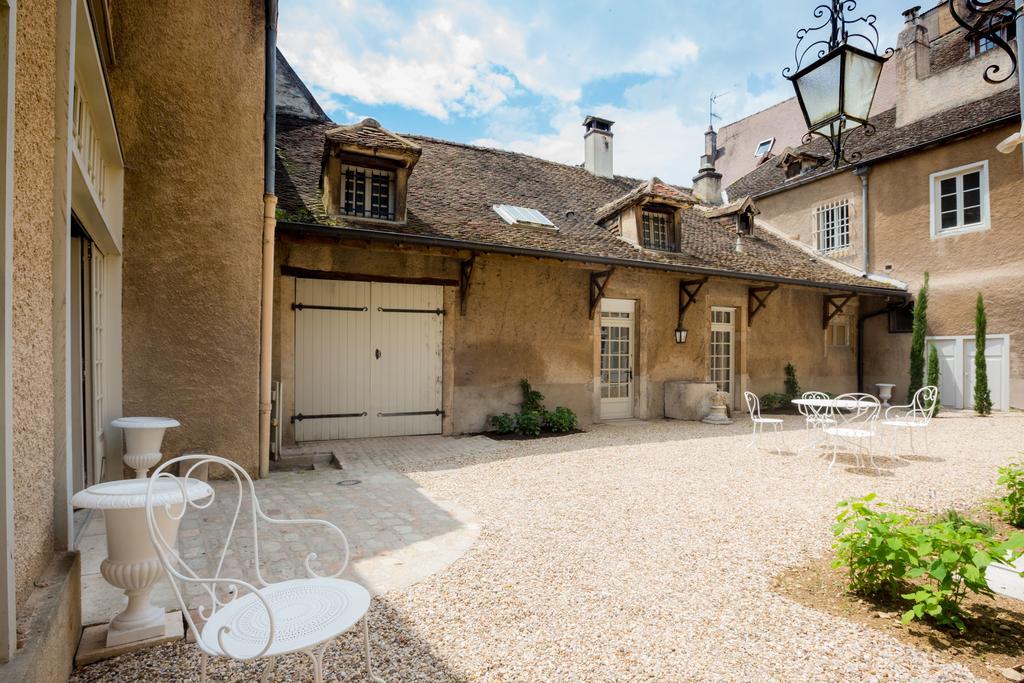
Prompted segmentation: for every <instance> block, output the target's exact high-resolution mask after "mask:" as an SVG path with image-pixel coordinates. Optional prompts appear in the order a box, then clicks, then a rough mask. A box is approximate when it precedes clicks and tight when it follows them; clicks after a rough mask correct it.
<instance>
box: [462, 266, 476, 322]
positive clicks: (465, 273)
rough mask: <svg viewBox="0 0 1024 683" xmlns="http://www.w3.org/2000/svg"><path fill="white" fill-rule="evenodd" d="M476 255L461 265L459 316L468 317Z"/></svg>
mask: <svg viewBox="0 0 1024 683" xmlns="http://www.w3.org/2000/svg"><path fill="white" fill-rule="evenodd" d="M475 263H476V254H470V256H469V258H468V259H466V260H465V261H462V262H461V263H459V315H466V300H467V299H469V285H470V279H471V278H472V277H473V265H474V264H475Z"/></svg>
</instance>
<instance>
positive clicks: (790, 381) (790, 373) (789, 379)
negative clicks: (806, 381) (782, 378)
mask: <svg viewBox="0 0 1024 683" xmlns="http://www.w3.org/2000/svg"><path fill="white" fill-rule="evenodd" d="M799 395H800V383H799V382H797V381H796V368H795V367H793V364H792V363H786V398H788V399H790V400H792V399H794V398H796V397H797V396H799Z"/></svg>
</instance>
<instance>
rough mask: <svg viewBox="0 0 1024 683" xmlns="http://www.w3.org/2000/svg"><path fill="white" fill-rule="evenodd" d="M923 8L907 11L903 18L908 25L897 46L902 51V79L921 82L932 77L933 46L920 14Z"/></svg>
mask: <svg viewBox="0 0 1024 683" xmlns="http://www.w3.org/2000/svg"><path fill="white" fill-rule="evenodd" d="M920 10H921V7H920V6H915V7H911V8H910V9H908V10H906V11H905V12H904V13H903V17H904V18H905V20H906V24H905V25H904V26H903V30H902V31H901V32H900V37H899V41H898V43H897V45H898V46H899V49H900V64H899V66H900V77H901V80H902V79H909V78H915V79H917V80H921V79H924V78H928V76H929V75H931V72H932V69H931V45H930V44H929V40H928V28H927V27H926V26H925V25H924V24H922V23H921V17H920V15H919V14H918V12H920Z"/></svg>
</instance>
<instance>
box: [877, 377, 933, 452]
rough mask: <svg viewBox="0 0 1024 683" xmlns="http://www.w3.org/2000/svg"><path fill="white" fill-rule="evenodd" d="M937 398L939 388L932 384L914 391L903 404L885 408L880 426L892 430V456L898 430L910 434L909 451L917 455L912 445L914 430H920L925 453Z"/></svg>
mask: <svg viewBox="0 0 1024 683" xmlns="http://www.w3.org/2000/svg"><path fill="white" fill-rule="evenodd" d="M938 399H939V389H938V387H934V386H926V387H921V388H920V389H918V390H917V391H915V392H914V397H913V398H912V399H911V400H910V403H909V404H907V405H905V406H889V407H888V408H886V409H885V415H884V416H883V418H882V426H883V427H886V428H888V429H889V430H891V432H892V456H893V457H894V458H895V457H898V456H897V455H896V446H897V444H898V442H899V435H900V432H907V434H909V436H910V452H911V453H913V454H914V455H917V449H916V448H915V447H914V432H916V431H918V430H920V432H921V434H922V435H923V436H924V449H925V452H926V453H927V451H928V450H930V449H929V446H928V425H929V424H930V423H931V421H932V417H933V416H934V415H935V404H936V403H937V402H938Z"/></svg>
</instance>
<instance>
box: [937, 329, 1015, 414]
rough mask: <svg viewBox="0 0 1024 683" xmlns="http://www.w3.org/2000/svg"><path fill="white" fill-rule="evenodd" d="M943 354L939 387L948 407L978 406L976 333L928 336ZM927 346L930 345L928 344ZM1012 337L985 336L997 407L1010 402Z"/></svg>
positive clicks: (992, 390)
mask: <svg viewBox="0 0 1024 683" xmlns="http://www.w3.org/2000/svg"><path fill="white" fill-rule="evenodd" d="M927 344H928V345H934V346H935V349H936V351H938V354H939V391H940V400H941V401H942V405H944V406H946V407H948V408H958V409H959V408H965V409H967V410H972V409H973V408H974V381H975V369H974V357H975V348H974V337H928V339H927ZM925 348H928V347H927V346H926V347H925ZM1009 358H1010V338H1009V336H1008V335H1003V334H999V335H988V336H987V337H986V339H985V368H986V370H987V372H988V388H989V392H990V393H991V394H992V408H993V409H994V410H1008V409H1009V405H1010V368H1009Z"/></svg>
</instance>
